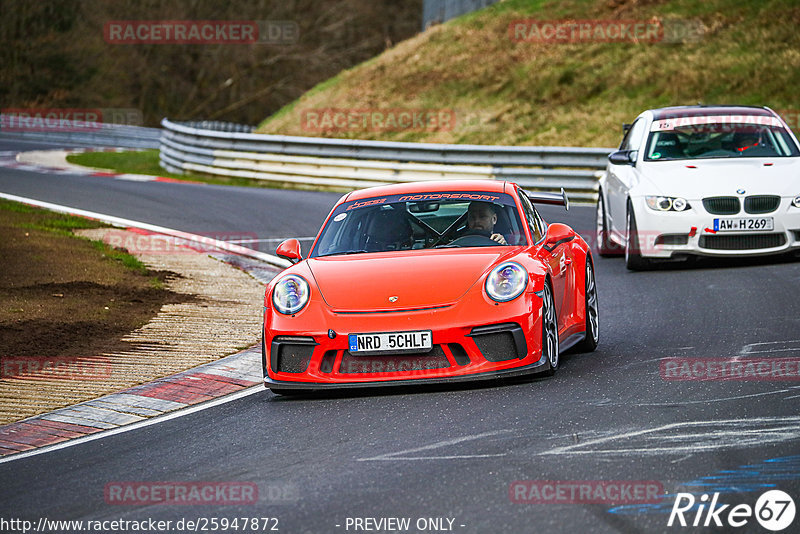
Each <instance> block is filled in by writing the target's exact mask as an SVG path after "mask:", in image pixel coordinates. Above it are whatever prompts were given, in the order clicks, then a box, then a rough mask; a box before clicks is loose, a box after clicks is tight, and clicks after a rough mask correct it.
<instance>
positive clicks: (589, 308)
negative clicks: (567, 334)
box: [576, 255, 600, 352]
mask: <svg viewBox="0 0 800 534" xmlns="http://www.w3.org/2000/svg"><path fill="white" fill-rule="evenodd" d="M585 280H586V283H585V287H584V306H585V307H584V315H585V317H586V337H584V338H583V340H582V341H581V342H580V343H578V344H577V345H576V348H577V350H578V352H593V351H594V350H595V349H596V348H597V342H598V341H599V340H600V306H599V305H598V301H597V281H596V280H595V276H594V267H593V266H592V260H591V258H590V257H589V256H588V255H587V256H586V276H585Z"/></svg>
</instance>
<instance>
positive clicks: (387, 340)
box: [348, 330, 433, 355]
mask: <svg viewBox="0 0 800 534" xmlns="http://www.w3.org/2000/svg"><path fill="white" fill-rule="evenodd" d="M432 339H433V335H432V334H431V331H430V330H418V331H415V332H382V333H374V334H350V335H349V336H348V341H349V345H350V349H349V351H350V353H351V354H354V355H359V354H398V353H401V352H427V351H430V350H431V349H432V348H433V342H432Z"/></svg>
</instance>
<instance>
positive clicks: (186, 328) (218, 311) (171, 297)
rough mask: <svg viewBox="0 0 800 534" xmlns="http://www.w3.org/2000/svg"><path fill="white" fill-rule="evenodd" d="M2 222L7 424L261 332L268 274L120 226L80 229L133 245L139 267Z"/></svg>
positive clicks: (182, 365)
mask: <svg viewBox="0 0 800 534" xmlns="http://www.w3.org/2000/svg"><path fill="white" fill-rule="evenodd" d="M87 226H97V225H96V224H91V225H87ZM2 231H3V232H4V233H5V235H6V238H4V240H3V243H2V245H0V266H1V269H0V299H1V300H2V306H0V372H2V376H0V424H6V423H9V422H13V421H18V420H21V419H24V418H27V417H30V416H33V415H37V414H41V413H44V412H47V411H51V410H54V409H57V408H61V407H65V406H70V405H73V404H76V403H78V402H83V401H86V400H91V399H94V398H97V397H99V396H102V395H105V394H108V393H112V392H115V391H119V390H121V389H125V388H128V387H131V386H135V385H138V384H142V383H145V382H148V381H151V380H154V379H157V378H162V377H165V376H168V375H171V374H174V373H176V372H180V371H183V370H186V369H189V368H192V367H195V366H197V365H200V364H203V363H207V362H210V361H214V360H216V359H219V358H221V357H223V356H226V355H228V354H231V353H233V352H236V351H237V350H240V349H242V348H245V347H248V346H251V345H253V344H255V343H257V342H258V341H259V339H260V335H261V310H262V306H263V291H264V287H263V285H262V284H261V283H260V282H258V281H257V280H255V279H254V278H252V277H251V276H250V275H248V274H247V273H245V272H243V271H241V270H238V269H236V268H233V267H231V266H230V265H228V264H225V263H222V262H221V261H218V260H216V259H214V258H212V257H210V256H209V255H208V253H207V251H203V250H193V249H191V248H188V247H186V246H182V245H180V244H175V243H174V242H167V241H165V240H167V239H168V238H165V237H164V236H153V235H142V234H140V233H134V232H130V231H124V230H120V229H115V228H87V229H81V230H77V231H76V233H77V234H78V235H81V236H83V237H86V238H89V239H92V240H100V241H104V242H106V243H109V244H112V245H121V246H122V248H125V246H128V247H129V248H131V250H130V251H129V252H131V254H133V255H134V256H135V257H136V258H137V259H138V260H139V261H141V262H142V263H143V264H144V266H145V267H146V270H144V269H140V270H142V271H144V273H146V274H143V273H142V272H136V271H135V270H134V269H130V268H126V267H123V266H121V265H117V266H114V267H118V268H109V266H103V265H98V264H97V261H96V258H91V256H92V253H96V252H97V251H96V250H93V248H97V247H96V246H94V247H93V245H92V243H91V242H89V241H83V240H76V239H75V238H74V237H68V236H56V237H59V238H61V239H54V238H53V236H48V235H43V234H47V232H40V231H39V230H37V229H35V228H33V227H32V228H31V229H26V228H25V227H24V225H23V227H20V226H19V225H12V224H5V225H3V227H2ZM54 241H55V242H56V244H55V245H54V244H53V242H54ZM70 241H73V243H70ZM75 241H77V244H76V243H74V242H75ZM37 242H38V243H37ZM165 243H167V246H165ZM36 245H38V246H36ZM43 247H44V248H43ZM95 255H96V254H95ZM117 263H118V262H117Z"/></svg>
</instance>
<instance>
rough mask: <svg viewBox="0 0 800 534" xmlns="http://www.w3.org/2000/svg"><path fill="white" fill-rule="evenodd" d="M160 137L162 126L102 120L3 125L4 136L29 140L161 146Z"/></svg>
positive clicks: (95, 144) (110, 145)
mask: <svg viewBox="0 0 800 534" xmlns="http://www.w3.org/2000/svg"><path fill="white" fill-rule="evenodd" d="M3 122H4V121H3ZM160 138H161V129H160V128H144V127H141V126H128V125H120V124H101V123H98V124H92V125H90V126H87V127H80V125H78V126H75V125H72V126H71V127H69V128H65V129H58V128H49V129H41V130H37V129H24V128H14V129H5V130H3V129H2V128H0V139H27V140H31V141H44V142H48V143H68V144H71V145H80V146H90V147H103V146H108V147H122V148H158V147H159V140H160Z"/></svg>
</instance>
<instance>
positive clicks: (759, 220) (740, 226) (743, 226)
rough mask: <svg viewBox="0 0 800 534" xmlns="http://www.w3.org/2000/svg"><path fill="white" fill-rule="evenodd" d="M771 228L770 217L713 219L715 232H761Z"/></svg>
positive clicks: (772, 225)
mask: <svg viewBox="0 0 800 534" xmlns="http://www.w3.org/2000/svg"><path fill="white" fill-rule="evenodd" d="M773 228H774V224H773V222H772V217H737V218H730V219H714V231H715V232H763V231H764V230H772V229H773Z"/></svg>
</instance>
